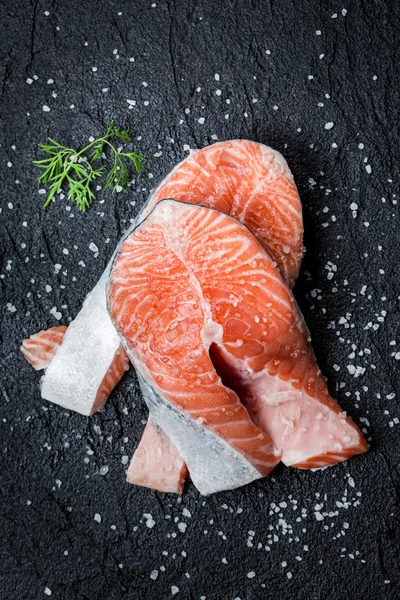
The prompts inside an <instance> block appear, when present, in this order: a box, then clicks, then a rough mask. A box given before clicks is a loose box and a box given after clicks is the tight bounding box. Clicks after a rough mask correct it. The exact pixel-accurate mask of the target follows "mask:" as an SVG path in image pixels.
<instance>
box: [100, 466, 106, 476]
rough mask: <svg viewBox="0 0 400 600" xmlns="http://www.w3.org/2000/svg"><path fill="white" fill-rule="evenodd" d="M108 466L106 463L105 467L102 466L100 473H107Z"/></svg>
mask: <svg viewBox="0 0 400 600" xmlns="http://www.w3.org/2000/svg"><path fill="white" fill-rule="evenodd" d="M107 473H108V467H107V465H105V466H104V467H100V475H107Z"/></svg>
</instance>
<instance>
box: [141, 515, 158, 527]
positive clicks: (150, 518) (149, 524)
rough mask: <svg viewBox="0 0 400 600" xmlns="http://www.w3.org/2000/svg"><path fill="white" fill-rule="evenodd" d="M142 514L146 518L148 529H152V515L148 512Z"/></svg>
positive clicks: (153, 523) (153, 522)
mask: <svg viewBox="0 0 400 600" xmlns="http://www.w3.org/2000/svg"><path fill="white" fill-rule="evenodd" d="M143 516H144V518H145V519H146V526H147V527H148V528H149V529H152V528H153V527H154V525H155V524H156V522H155V521H154V519H153V517H152V515H151V514H150V513H145V514H144V515H143Z"/></svg>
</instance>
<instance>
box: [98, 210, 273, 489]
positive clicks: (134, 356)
mask: <svg viewBox="0 0 400 600" xmlns="http://www.w3.org/2000/svg"><path fill="white" fill-rule="evenodd" d="M207 215H209V216H210V217H211V222H210V223H209V225H208V231H209V233H210V234H211V237H212V238H213V239H214V234H217V238H215V239H219V238H218V233H222V235H223V232H221V230H220V228H219V222H217V220H218V219H227V221H228V225H230V224H231V222H232V223H235V225H236V226H237V227H239V229H240V231H241V229H242V228H241V227H240V225H238V224H236V222H235V221H233V219H230V218H229V217H226V216H225V215H221V214H220V213H217V212H216V211H209V210H208V209H205V208H198V207H189V208H188V206H187V205H184V204H180V203H177V202H174V201H166V202H162V203H160V204H159V205H158V206H157V207H156V208H155V209H154V211H153V212H152V214H151V215H150V217H148V219H146V221H145V222H144V223H143V224H142V225H140V226H139V227H138V228H137V229H136V230H135V231H134V232H132V233H131V234H128V236H127V237H126V238H125V240H124V241H123V242H122V245H121V247H120V250H119V253H118V254H117V256H116V258H115V261H114V265H113V268H112V271H111V276H110V283H109V292H108V302H109V311H110V315H111V318H112V319H113V321H114V323H115V326H116V328H117V330H118V331H119V332H120V335H121V337H122V339H123V340H124V344H125V346H126V348H127V350H128V353H129V356H130V358H131V360H132V361H133V364H134V366H135V369H136V372H137V375H138V378H139V382H140V385H141V389H142V392H143V395H144V398H145V400H146V402H147V404H148V406H149V409H150V411H151V413H152V415H153V417H154V418H155V419H156V421H157V422H158V423H159V424H160V425H161V427H162V429H163V430H164V432H165V433H166V434H167V435H168V436H169V437H170V439H171V440H172V442H173V444H174V445H175V446H176V448H177V449H178V451H179V453H180V455H181V456H182V458H183V459H184V460H185V462H186V464H187V466H188V469H189V472H190V475H191V478H192V481H193V483H194V484H195V485H196V487H197V488H198V489H199V491H200V492H201V493H203V494H210V493H213V492H217V491H220V490H224V489H234V488H236V487H239V486H241V485H244V484H246V483H249V482H250V481H253V480H254V479H258V478H260V477H263V476H265V475H267V474H268V473H269V472H270V471H271V470H272V469H273V468H274V466H275V465H276V464H277V462H278V461H279V455H278V454H277V453H276V451H275V448H274V446H273V444H272V443H271V440H270V438H269V436H268V435H266V434H265V433H263V432H262V431H261V429H259V428H258V427H257V426H256V425H254V423H253V422H252V421H251V419H250V418H249V415H248V413H247V411H246V409H245V407H244V406H243V405H242V404H241V402H240V400H239V398H238V396H237V395H236V393H235V392H234V391H233V390H231V389H229V388H227V387H225V386H224V385H223V384H222V382H221V379H220V377H219V376H218V375H217V373H216V371H215V369H214V366H213V364H212V362H211V359H210V355H209V348H210V344H211V342H212V341H214V340H215V339H219V337H220V335H221V334H222V327H221V326H219V325H218V324H217V323H216V322H214V321H213V319H212V315H211V312H210V304H209V301H208V300H207V299H206V298H205V296H204V293H203V290H202V287H201V284H200V283H199V281H198V279H197V277H196V276H195V274H194V271H193V270H194V268H195V266H196V265H194V264H193V260H194V261H195V262H196V264H197V262H198V258H199V257H197V256H192V255H191V246H192V244H193V241H194V240H196V238H197V239H199V234H200V238H201V233H200V230H199V227H201V225H202V223H200V222H199V221H201V222H203V221H204V223H205V219H204V217H207ZM210 217H209V218H210ZM205 224H206V223H205ZM251 237H252V236H251ZM200 242H201V240H200ZM239 243H241V242H240V240H239ZM214 249H215V246H213V247H212V248H211V254H210V261H212V262H213V263H216V264H220V267H221V269H225V268H226V265H225V263H224V262H222V264H221V263H220V259H219V256H218V254H215V253H214ZM210 261H206V262H204V258H203V260H202V261H201V264H199V265H198V266H202V267H203V268H207V264H208V262H210ZM215 266H216V265H215Z"/></svg>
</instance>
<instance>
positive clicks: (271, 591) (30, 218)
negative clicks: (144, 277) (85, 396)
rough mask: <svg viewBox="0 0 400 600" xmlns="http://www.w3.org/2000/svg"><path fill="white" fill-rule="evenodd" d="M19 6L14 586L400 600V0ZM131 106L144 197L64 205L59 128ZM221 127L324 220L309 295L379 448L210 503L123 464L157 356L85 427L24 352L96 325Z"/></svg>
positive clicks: (121, 593)
mask: <svg viewBox="0 0 400 600" xmlns="http://www.w3.org/2000/svg"><path fill="white" fill-rule="evenodd" d="M152 4H154V5H155V6H152ZM0 9H1V16H0V27H1V35H0V39H1V44H0V85H1V99H0V111H1V114H0V117H1V138H0V143H1V148H0V152H1V157H0V161H1V162H0V165H1V205H2V212H1V214H0V219H1V267H0V272H1V279H0V289H1V330H0V333H1V380H2V381H1V386H2V393H1V420H0V422H1V451H2V452H1V471H0V477H1V479H0V483H1V506H0V518H1V529H0V540H1V542H0V550H1V555H0V576H1V579H0V597H1V598H4V599H11V600H14V599H18V600H25V599H27V600H28V599H29V600H30V599H41V598H47V597H48V596H49V594H50V593H51V598H54V599H55V600H78V599H79V600H80V599H82V600H83V599H84V600H103V599H104V600H125V599H127V600H128V599H129V600H130V599H153V598H154V599H168V598H172V597H174V598H175V597H176V598H185V599H186V598H187V599H193V600H200V599H201V598H206V599H207V600H214V599H215V600H225V599H226V600H233V599H235V598H236V599H237V598H240V599H241V600H250V599H265V598H266V599H269V598H271V599H272V598H273V599H286V598H287V599H292V598H296V599H301V600H303V599H304V600H317V599H318V600H331V599H332V600H333V599H335V600H341V599H351V600H353V599H366V598H367V599H369V598H371V599H372V598H373V599H377V598H385V599H386V598H388V599H394V598H399V597H400V589H399V581H400V577H399V562H398V559H399V548H400V540H399V512H398V503H399V475H400V472H399V460H400V452H399V445H400V434H399V432H400V424H397V423H396V420H395V421H393V419H396V417H397V416H399V417H400V415H399V412H400V411H399V407H398V388H399V365H400V363H399V361H398V360H397V359H396V358H395V355H396V353H397V352H399V351H400V328H399V311H398V301H399V285H398V283H399V275H398V265H399V260H400V249H399V224H400V219H399V208H398V204H397V199H398V196H397V194H398V174H399V166H398V164H399V163H398V161H399V152H398V145H399V87H398V85H399V70H398V67H397V64H398V61H399V29H398V22H399V12H400V11H399V4H398V2H397V1H396V0H393V1H392V2H390V1H389V0H388V1H387V2H384V1H383V0H375V1H373V0H369V1H366V0H364V1H360V2H357V1H353V2H350V0H328V1H326V2H322V1H321V2H318V1H317V0H308V1H307V0H304V1H300V0H296V1H295V0H293V1H292V2H289V1H286V0H282V1H281V2H277V1H276V0H275V1H273V2H272V1H267V0H265V1H261V0H247V1H246V0H238V1H236V2H235V1H230V0H226V1H225V2H217V1H215V0H198V1H196V0H176V1H170V2H164V1H163V0H155V2H154V3H152V2H151V0H146V1H145V0H141V1H130V2H128V1H123V0H120V1H111V0H108V1H106V0H98V1H97V2H87V1H86V2H85V1H82V0H81V1H77V0H69V1H68V2H67V1H66V2H62V1H60V0H53V1H51V0H36V1H32V2H29V1H27V0H25V1H23V0H16V1H11V0H2V2H1V7H0ZM343 9H345V10H344V12H345V11H346V10H347V14H343ZM46 12H47V13H48V14H46ZM119 13H121V14H119ZM335 13H336V14H337V17H336V18H335V17H334V16H333V15H334V14H335ZM318 31H320V32H321V34H320V35H318V34H317V32H318ZM85 42H87V44H86V45H85ZM114 50H117V54H114ZM267 51H269V52H268V53H267ZM321 54H323V55H324V56H323V57H322V58H321V57H320V55H321ZM131 57H133V58H134V59H135V60H134V62H131V61H130V58H131ZM92 67H97V71H93V70H92ZM215 74H219V75H220V81H216V79H215ZM310 75H312V76H313V79H310V78H309V76H310ZM34 76H37V79H34ZM27 78H32V79H33V83H32V84H30V85H29V84H28V83H27V82H26V79H27ZM49 79H52V80H53V81H54V82H53V83H49V82H48V80H49ZM143 82H146V83H147V84H148V85H147V86H145V85H144V84H143ZM102 88H108V91H107V92H102ZM197 88H201V89H199V90H198V89H197ZM217 89H220V90H221V92H222V93H221V95H220V96H218V95H216V93H215V91H216V90H217ZM53 92H55V93H56V94H57V96H56V97H55V98H54V97H53V96H52V93H53ZM326 94H329V97H326ZM127 99H130V100H136V106H134V107H133V108H132V109H131V110H129V104H128V102H127ZM227 100H230V103H229V104H227ZM145 102H148V104H145ZM318 103H323V106H318ZM43 105H47V106H49V107H50V109H51V110H50V112H44V111H43V109H42V107H43ZM71 105H73V108H71ZM274 106H277V107H278V108H277V109H276V110H275V109H274ZM185 109H190V112H189V111H187V112H186V111H185ZM245 112H246V113H247V115H248V116H247V117H245V115H244V113H245ZM226 114H229V118H225V115H226ZM201 117H204V118H205V122H204V124H203V125H201V124H199V123H198V119H199V118H201ZM111 119H114V120H116V122H117V123H118V124H120V125H121V126H123V125H130V126H131V128H132V130H133V131H134V134H135V138H138V139H136V141H135V144H134V146H135V148H137V149H140V150H141V151H142V152H143V153H144V154H145V155H146V156H147V157H148V159H149V162H148V166H147V169H146V173H145V174H144V176H143V177H142V179H141V180H140V181H134V183H133V184H132V186H131V189H130V192H129V193H128V194H122V193H121V194H118V195H116V196H114V197H112V196H111V194H110V193H108V192H107V193H100V194H99V200H98V201H97V202H96V204H95V205H94V206H93V207H92V209H91V210H90V211H89V212H88V213H87V214H85V215H82V214H79V213H78V211H77V210H76V209H74V208H72V210H69V207H68V204H67V203H66V200H64V201H62V200H60V199H57V202H55V203H54V204H53V205H52V206H51V207H50V208H49V209H47V210H44V209H42V203H43V200H44V196H43V195H40V194H39V193H38V191H37V189H36V187H35V177H36V176H37V172H36V170H35V169H34V168H33V166H32V164H31V161H32V159H34V158H38V157H39V152H38V150H37V143H38V142H39V141H43V140H45V139H46V137H47V136H48V135H50V136H53V137H55V138H56V139H57V140H60V141H63V142H65V143H67V144H70V145H76V146H78V147H81V146H82V145H83V144H84V143H85V142H86V141H87V140H88V138H89V136H91V135H93V136H98V135H100V134H101V133H102V132H103V131H104V130H105V128H106V127H107V125H108V123H109V121H110V120H111ZM328 122H333V123H334V127H333V128H332V129H329V130H327V129H325V124H326V123H328ZM212 135H216V136H217V137H218V139H219V140H226V139H230V138H239V137H243V138H249V139H253V140H257V141H260V142H264V143H267V144H270V145H272V146H273V147H275V148H277V149H279V150H280V151H282V152H283V153H284V155H285V156H286V158H287V160H288V162H289V164H290V166H291V168H292V171H293V173H294V176H295V179H296V182H297V184H298V187H299V190H300V193H301V196H302V200H303V205H304V221H305V228H306V237H305V243H306V246H307V253H306V256H305V258H304V262H303V268H302V271H301V274H300V277H299V281H298V284H297V286H296V289H295V295H296V297H297V299H298V301H299V303H300V305H301V307H302V309H303V311H304V314H305V317H306V320H307V323H308V325H309V328H310V330H311V333H312V336H313V344H314V348H315V352H316V354H317V357H318V360H319V363H320V366H321V368H322V369H323V371H324V373H325V374H326V376H327V377H328V378H329V384H330V388H331V391H332V393H333V394H334V395H336V397H337V398H338V399H339V401H340V403H341V405H342V406H343V408H344V409H346V410H348V412H349V413H350V414H351V415H352V416H353V417H354V419H355V420H356V421H357V422H358V423H359V424H360V425H361V427H362V428H363V430H364V431H365V432H366V435H367V437H368V440H369V441H370V443H371V449H370V451H369V452H368V454H366V455H365V456H362V457H356V458H354V459H352V460H351V461H349V462H348V463H346V464H341V465H337V466H335V467H333V468H331V469H327V470H324V471H320V472H301V471H296V470H294V469H289V468H284V467H282V466H279V467H278V468H277V469H276V471H275V472H274V474H273V477H269V478H268V479H265V480H263V481H258V482H256V483H254V484H252V485H249V486H247V487H245V488H243V489H239V490H235V491H233V492H227V493H221V494H218V495H215V496H213V497H210V498H202V497H200V496H199V494H198V492H197V491H196V489H195V488H194V487H193V486H192V485H191V484H190V483H189V484H188V485H187V487H186V489H185V493H184V494H183V496H182V498H180V497H176V496H170V495H162V494H159V493H156V492H152V491H150V490H147V489H140V488H137V487H132V486H129V485H128V484H127V483H126V482H125V475H124V471H125V469H126V467H125V466H124V465H123V464H122V462H121V460H122V457H123V456H129V457H130V455H131V453H132V451H133V450H134V448H135V447H136V445H137V443H138V440H139V438H140V436H141V432H142V429H143V424H144V420H145V419H146V409H145V406H144V404H143V402H142V400H141V398H140V394H139V391H138V387H137V383H136V379H135V375H134V373H133V371H131V372H130V373H129V374H128V375H127V376H126V377H125V378H124V380H123V381H122V382H121V384H120V385H119V387H118V389H117V390H115V392H114V393H113V394H112V396H111V398H110V401H109V402H108V404H107V406H106V407H105V409H104V410H102V411H101V412H100V413H99V414H96V415H95V416H93V417H91V418H85V417H82V416H80V415H76V414H73V413H71V412H68V411H66V410H63V409H61V408H60V407H58V406H54V405H51V404H49V403H46V402H44V401H43V400H41V398H40V393H39V379H40V374H39V373H36V372H35V371H33V369H32V368H31V367H30V366H29V365H28V364H27V363H26V362H25V361H24V360H23V358H22V356H21V355H20V353H19V350H18V347H19V345H20V342H21V340H22V339H23V338H24V337H26V336H28V335H29V334H31V333H33V332H36V331H37V330H39V329H41V328H47V327H50V326H53V325H56V324H57V323H58V321H57V320H56V319H55V318H54V316H52V315H51V314H50V312H49V311H50V309H52V308H53V307H56V308H57V311H60V312H61V313H62V317H61V319H60V322H61V323H68V321H69V320H70V319H72V318H74V317H75V315H76V314H77V312H78V310H79V308H80V306H81V304H82V301H83V298H84V296H85V294H86V293H87V292H89V290H90V289H91V288H92V287H93V285H94V284H95V282H96V281H97V279H98V278H99V276H100V274H101V272H102V270H103V268H104V267H105V265H106V263H107V260H108V258H109V257H110V255H111V252H112V250H113V248H114V247H115V245H116V243H117V240H118V239H119V237H120V235H121V233H122V232H123V230H124V229H125V228H126V227H127V226H128V224H129V221H130V219H132V218H133V217H134V216H135V214H136V213H137V211H138V209H139V207H140V206H141V205H142V203H143V202H144V201H145V199H146V197H147V195H148V192H149V190H150V189H151V187H152V186H153V185H154V184H155V183H156V182H157V181H158V180H160V178H162V176H163V175H164V174H166V173H167V172H168V170H169V169H171V168H172V166H173V165H174V164H175V163H176V162H177V161H179V160H181V159H182V158H184V157H185V156H186V155H187V151H186V150H185V149H184V145H186V144H187V145H188V146H190V147H202V146H204V145H207V144H210V143H212V141H213V138H212V137H211V136H212ZM139 138H140V139H139ZM359 144H364V147H363V148H359ZM13 146H14V147H13ZM8 163H12V166H7V164H8ZM366 165H370V167H371V173H370V174H369V173H368V172H367V170H366ZM383 199H385V200H383ZM133 202H135V203H136V204H135V205H132V204H133ZM9 203H11V204H9ZM352 203H356V204H357V205H358V210H357V212H356V213H355V214H354V215H353V213H352V209H351V208H350V205H351V204H352ZM325 207H327V208H328V209H329V210H328V211H327V212H324V208H325ZM24 222H25V223H26V226H24ZM366 223H369V226H367V225H366ZM107 238H109V243H107ZM91 242H94V243H95V244H96V245H97V246H98V248H99V255H98V256H97V257H96V256H95V255H94V253H93V252H92V251H91V250H90V249H89V244H90V243H91ZM64 248H66V249H68V250H69V254H68V255H65V254H64V253H63V249H64ZM79 261H83V262H84V263H85V265H86V266H85V267H82V266H80V265H79ZM328 261H331V263H333V264H334V265H336V267H335V268H336V270H333V271H332V273H333V277H332V276H331V275H329V277H331V278H330V279H328V273H329V269H327V268H326V265H327V263H328ZM55 264H60V265H61V269H60V271H59V272H58V273H56V272H55V270H56V269H55V267H54V265H55ZM328 267H329V265H328ZM330 267H331V268H332V265H330ZM346 281H347V284H346ZM46 285H51V287H52V291H50V292H46V291H45V286H46ZM363 286H366V288H365V292H364V293H363ZM14 308H15V310H14ZM382 311H386V312H382ZM346 315H347V322H346V323H343V322H340V319H341V317H346ZM342 321H343V320H342ZM369 323H370V325H368V324H369ZM373 325H378V326H379V327H378V328H373ZM391 342H393V343H392V344H391ZM364 349H367V352H368V351H369V352H368V353H365V351H364ZM352 352H354V353H355V355H354V357H353V356H352V354H351V353H352ZM360 353H361V354H360ZM399 357H400V354H399ZM334 365H337V366H336V368H335V367H334ZM348 365H354V366H360V367H363V368H365V372H364V373H363V374H360V375H359V376H358V377H355V376H354V375H353V374H351V373H350V372H349V370H348V369H347V366H348ZM338 368H339V370H337V369H338ZM88 450H89V451H90V452H91V453H90V454H87V451H88ZM85 459H86V462H85ZM102 466H103V467H104V466H108V467H109V471H108V473H107V474H106V475H100V468H101V467H102ZM295 501H296V502H295ZM285 503H286V504H285ZM280 504H281V506H279V505H280ZM184 508H186V509H187V510H188V511H190V514H191V516H190V517H188V516H184V515H183V514H182V511H183V509H184ZM96 513H98V514H99V515H100V516H101V522H100V523H98V522H97V521H96V520H94V515H95V514H96ZM144 514H146V515H148V514H151V515H152V519H153V520H154V521H155V525H154V526H153V527H152V528H149V527H148V526H147V525H146V522H147V521H148V519H149V517H144V516H143V515H144ZM179 523H186V524H187V528H186V531H184V532H183V531H181V529H184V527H182V526H180V527H178V525H179ZM112 526H115V527H112ZM266 547H267V548H269V550H267V549H266ZM66 552H68V554H66ZM222 559H225V560H224V561H223V560H222ZM161 567H164V569H162V568H161ZM153 570H157V571H158V578H157V579H156V580H152V579H151V578H150V574H151V573H152V571H153ZM252 572H254V576H253V577H251V576H250V577H248V574H250V575H252ZM172 586H176V588H179V591H177V590H176V588H173V587H172ZM174 592H175V593H174Z"/></svg>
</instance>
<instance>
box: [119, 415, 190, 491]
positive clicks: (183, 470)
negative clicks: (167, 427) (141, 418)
mask: <svg viewBox="0 0 400 600" xmlns="http://www.w3.org/2000/svg"><path fill="white" fill-rule="evenodd" d="M188 474H189V472H188V469H187V466H186V463H185V461H184V460H183V458H182V457H181V455H180V454H179V452H178V451H177V449H176V448H175V446H174V444H173V443H172V442H171V440H170V438H169V437H168V436H167V435H166V434H165V433H164V431H163V430H162V429H161V428H160V427H159V426H158V425H157V424H156V423H155V422H154V419H153V417H152V416H151V414H150V416H149V419H148V421H147V424H146V428H145V430H144V433H143V436H142V439H141V441H140V444H139V446H138V447H137V448H136V450H135V453H134V455H133V457H132V460H131V463H130V465H129V469H128V472H127V475H126V478H127V481H128V482H129V483H134V484H135V485H141V486H144V487H148V488H152V489H154V490H158V491H160V492H173V493H175V494H181V493H182V492H183V485H184V483H185V479H186V477H187V476H188Z"/></svg>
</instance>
